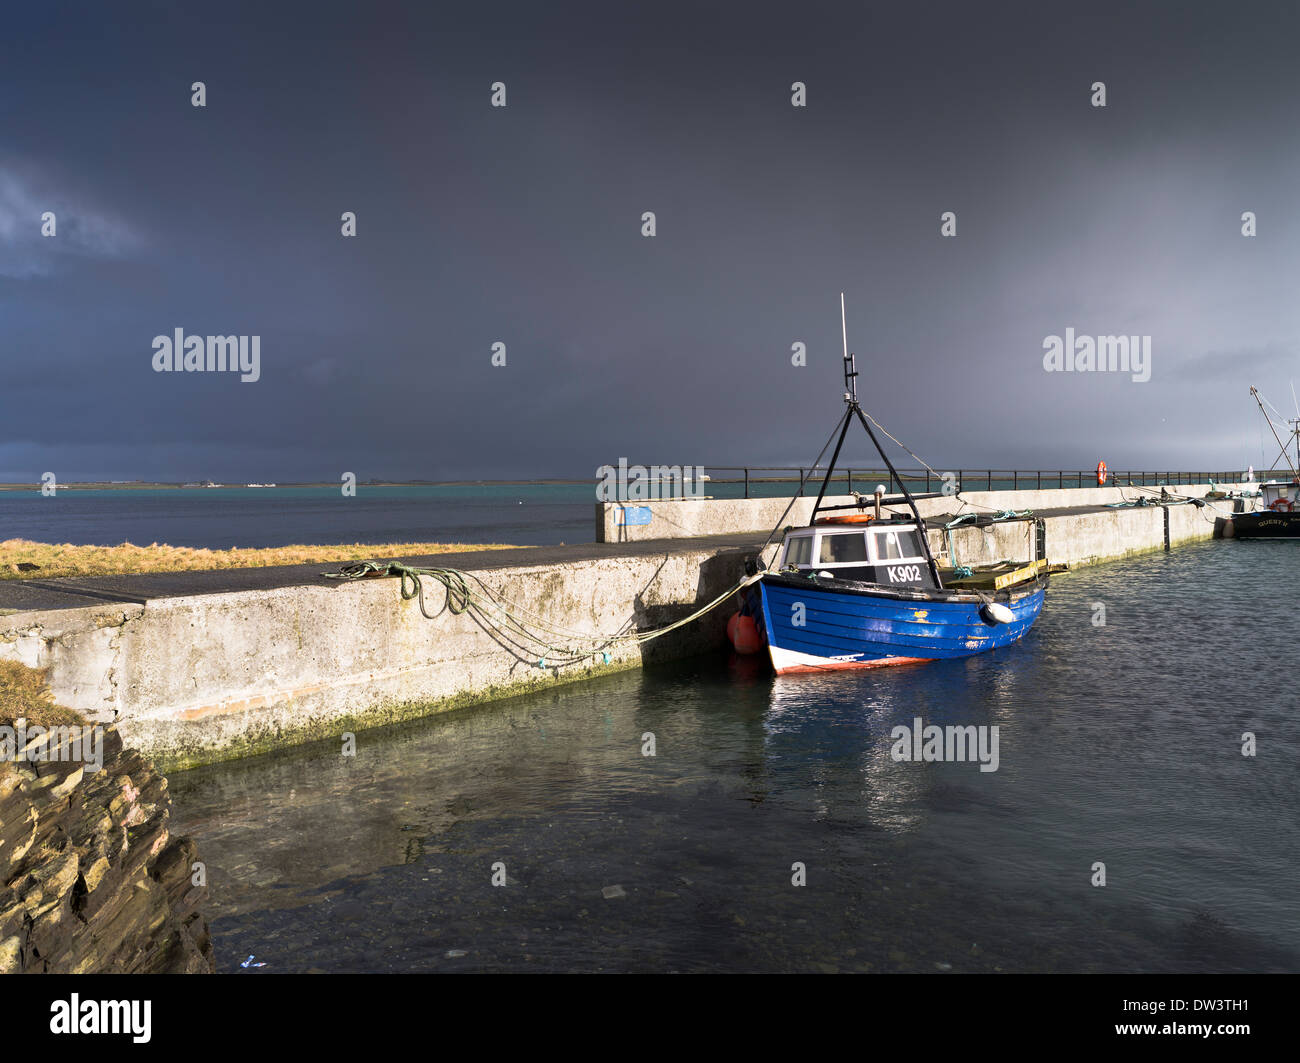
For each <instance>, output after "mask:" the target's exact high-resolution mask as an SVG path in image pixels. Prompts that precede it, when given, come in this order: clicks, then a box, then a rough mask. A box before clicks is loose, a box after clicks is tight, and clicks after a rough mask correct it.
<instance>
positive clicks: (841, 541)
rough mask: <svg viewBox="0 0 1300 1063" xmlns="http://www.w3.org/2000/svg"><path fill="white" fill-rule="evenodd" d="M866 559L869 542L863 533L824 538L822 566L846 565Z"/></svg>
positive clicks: (848, 533) (824, 536)
mask: <svg viewBox="0 0 1300 1063" xmlns="http://www.w3.org/2000/svg"><path fill="white" fill-rule="evenodd" d="M866 559H867V540H866V537H865V536H864V535H863V534H862V533H861V532H847V533H844V534H840V535H823V536H822V547H821V561H820V563H821V564H823V565H844V564H853V563H854V562H863V561H866Z"/></svg>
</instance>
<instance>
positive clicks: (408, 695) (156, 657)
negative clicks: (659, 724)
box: [0, 546, 752, 771]
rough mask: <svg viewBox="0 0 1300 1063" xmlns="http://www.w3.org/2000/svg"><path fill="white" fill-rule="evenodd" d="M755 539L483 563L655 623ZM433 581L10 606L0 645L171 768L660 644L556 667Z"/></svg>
mask: <svg viewBox="0 0 1300 1063" xmlns="http://www.w3.org/2000/svg"><path fill="white" fill-rule="evenodd" d="M751 552H752V547H750V548H749V550H738V549H736V548H734V547H730V546H729V547H723V548H716V547H710V548H707V549H702V550H693V549H690V548H687V549H683V550H681V551H680V552H677V553H670V554H665V553H661V552H654V553H647V554H645V555H639V556H637V557H634V558H627V557H603V558H596V559H588V560H584V561H581V562H578V563H575V564H572V565H558V566H557V565H542V566H537V567H523V568H519V567H516V568H510V569H506V570H499V571H482V572H480V573H479V574H480V575H482V576H483V577H484V578H485V579H487V580H488V581H490V583H491V584H492V585H494V587H495V588H496V589H497V590H498V591H500V592H502V593H504V595H505V596H506V597H507V598H510V599H511V600H514V601H516V602H518V603H519V604H520V605H522V606H524V607H525V608H528V609H531V610H532V611H533V612H534V613H535V614H537V615H544V616H547V617H553V618H554V619H555V620H556V622H557V623H558V624H560V625H561V626H564V627H566V628H568V629H570V630H583V631H592V632H598V631H606V632H607V631H612V630H617V629H619V628H621V627H623V626H624V625H626V624H628V623H632V624H634V626H635V627H636V628H637V629H645V628H648V627H656V626H659V625H660V624H662V623H664V622H667V621H670V620H676V619H680V618H681V617H682V616H684V615H686V614H688V613H689V612H691V611H692V609H693V608H695V607H696V606H697V605H698V604H703V602H705V601H708V600H710V599H711V598H713V597H716V596H717V595H718V594H720V593H721V592H722V591H724V590H726V588H727V587H728V586H730V585H731V584H732V583H734V582H735V579H736V578H737V577H738V576H739V573H740V569H741V564H742V560H743V556H744V555H745V554H746V553H751ZM430 591H431V593H430V594H429V598H430V601H429V605H430V611H431V612H436V613H437V616H436V618H435V619H434V620H432V621H430V620H428V619H426V618H424V617H423V616H422V615H421V613H420V611H419V607H418V605H417V603H416V602H415V601H403V600H402V599H401V598H400V596H399V594H398V584H397V581H396V580H392V579H381V580H365V581H360V582H358V583H354V584H343V585H330V586H320V585H317V586H302V587H284V588H276V589H273V590H257V591H232V592H227V593H210V594H204V595H201V596H194V597H188V598H170V599H154V600H151V601H150V602H148V603H147V604H144V605H138V604H131V605H125V606H123V605H116V604H96V605H92V606H87V607H84V608H73V609H67V608H64V609H58V610H47V611H41V612H27V613H22V614H14V615H10V616H8V617H5V618H3V619H0V655H2V656H6V657H11V658H16V659H18V660H21V661H23V662H24V663H26V664H29V665H31V666H34V667H50V668H51V672H52V674H51V682H52V686H53V688H54V690H55V693H56V696H58V697H59V698H60V700H61V701H63V702H64V703H67V704H71V705H72V706H73V707H75V708H78V709H80V710H81V711H83V712H86V713H87V714H88V715H91V716H92V717H93V718H95V719H97V720H100V721H103V722H117V723H119V725H120V727H121V728H122V730H123V733H124V734H126V735H129V736H130V737H131V739H132V741H133V744H136V745H138V746H139V747H141V748H142V749H145V750H146V751H147V752H148V754H149V755H150V756H151V757H152V758H153V759H154V760H155V761H156V762H157V763H158V764H159V765H160V766H162V767H163V768H164V770H170V771H175V770H182V769H184V768H188V767H194V766H197V765H199V764H203V763H211V762H214V761H218V760H227V759H233V758H237V757H246V756H255V755H258V754H260V753H266V752H271V751H273V750H276V749H279V748H282V747H284V746H286V745H290V744H293V745H297V744H304V743H307V742H312V741H318V740H321V739H323V738H337V737H338V736H339V735H341V734H342V733H344V732H346V731H349V730H351V731H359V730H369V729H371V728H374V727H381V726H388V725H391V724H394V723H400V722H404V721H407V720H411V719H415V718H418V717H422V716H428V715H433V714H436V713H440V712H445V711H450V710H453V709H457V708H460V707H463V706H467V705H472V704H477V703H481V702H486V701H495V700H500V699H503V698H509V697H516V696H519V695H521V694H526V693H530V692H533V691H536V690H539V689H545V688H548V687H551V686H555V685H558V684H563V683H571V682H577V681H581V680H584V679H589V678H593V677H595V676H598V675H602V674H606V673H609V672H616V671H620V670H624V669H630V668H636V667H639V666H640V665H641V664H642V663H643V659H644V658H646V656H647V651H646V650H644V648H643V647H641V646H639V645H637V644H635V643H632V644H621V645H619V646H617V647H614V648H612V649H611V652H610V653H609V655H608V657H607V658H606V659H603V660H602V656H603V655H598V654H589V655H587V656H588V658H589V659H586V660H580V661H578V662H576V663H574V664H571V665H566V666H565V667H563V668H562V669H561V668H556V667H545V666H542V664H541V662H539V661H536V660H532V661H529V660H526V659H524V658H521V657H520V656H519V655H518V654H511V653H508V652H507V651H506V650H505V649H504V648H503V647H502V645H501V643H500V642H498V641H497V640H494V639H492V638H491V637H490V636H489V635H488V634H487V633H486V632H485V631H484V630H483V629H482V628H481V627H477V626H475V625H474V624H473V623H472V622H471V620H470V618H469V617H468V616H466V615H464V614H461V615H452V614H449V613H446V612H444V611H440V609H439V607H440V605H441V588H432V587H431V588H430ZM725 622H726V614H725V613H724V612H722V611H721V610H718V611H715V612H714V613H713V614H710V615H709V616H708V617H705V618H702V619H701V620H699V621H697V622H695V623H693V624H691V625H689V626H688V627H686V628H684V629H682V630H681V631H679V632H675V633H674V634H673V635H671V636H669V637H667V638H665V639H663V640H660V641H657V642H655V643H653V644H651V649H650V651H649V656H650V657H652V658H653V659H668V658H669V657H676V656H688V655H690V654H691V653H694V652H703V651H705V650H707V649H710V648H712V647H713V646H715V645H716V644H718V643H719V642H720V641H721V639H722V628H723V626H724V625H725ZM394 662H397V663H396V664H394Z"/></svg>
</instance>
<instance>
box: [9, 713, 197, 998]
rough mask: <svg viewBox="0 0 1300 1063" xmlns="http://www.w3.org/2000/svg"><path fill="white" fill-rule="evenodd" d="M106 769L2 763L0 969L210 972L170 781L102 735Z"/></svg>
mask: <svg viewBox="0 0 1300 1063" xmlns="http://www.w3.org/2000/svg"><path fill="white" fill-rule="evenodd" d="M103 741H104V745H103V754H104V757H103V768H102V770H100V771H87V770H86V767H88V766H93V765H85V764H83V763H79V762H72V761H60V762H15V761H13V760H6V761H0V973H4V974H9V973H20V972H25V973H51V974H68V973H71V974H82V973H131V974H136V973H139V974H161V973H177V974H179V973H188V974H200V973H210V972H211V971H212V970H213V954H212V942H211V939H210V938H209V935H208V926H207V922H206V920H205V919H204V918H203V915H202V914H201V912H200V910H199V906H200V905H201V904H202V903H203V902H204V900H205V899H206V896H207V890H206V888H199V887H196V886H194V885H193V884H192V880H193V876H194V871H193V865H194V864H195V862H196V860H197V855H196V852H195V846H194V843H193V842H192V841H191V840H190V839H188V838H178V837H174V836H173V835H172V833H171V830H170V816H171V806H170V802H169V800H168V797H167V780H166V778H164V777H163V776H162V775H161V774H159V773H158V772H157V771H156V770H155V769H154V767H153V765H152V764H151V763H150V762H149V761H147V760H145V759H144V758H143V757H142V756H141V755H140V754H139V753H138V752H135V751H134V750H131V749H128V748H126V747H125V746H123V744H122V739H121V736H120V735H119V734H118V732H117V729H116V728H115V727H111V726H109V727H105V728H104V740H103Z"/></svg>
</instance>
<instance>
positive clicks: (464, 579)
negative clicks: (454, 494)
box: [321, 561, 762, 668]
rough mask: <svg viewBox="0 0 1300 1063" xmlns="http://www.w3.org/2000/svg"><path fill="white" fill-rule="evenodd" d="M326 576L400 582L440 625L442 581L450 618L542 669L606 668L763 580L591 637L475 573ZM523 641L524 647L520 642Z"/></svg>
mask: <svg viewBox="0 0 1300 1063" xmlns="http://www.w3.org/2000/svg"><path fill="white" fill-rule="evenodd" d="M321 575H322V576H324V577H326V578H327V579H337V580H358V579H367V578H372V577H383V576H396V577H398V579H399V580H400V583H399V585H398V586H399V590H400V593H401V596H402V600H403V601H408V602H409V601H411V600H412V599H416V600H417V602H418V605H419V609H420V613H421V614H422V615H423V616H424V617H425V619H427V620H433V619H435V618H436V617H437V615H438V614H437V613H430V612H429V610H428V608H427V607H426V605H425V602H424V579H425V578H430V579H433V580H436V581H437V582H438V583H441V584H442V586H443V587H444V588H445V590H446V593H447V600H446V606H445V607H446V609H447V610H448V611H449V612H451V613H452V614H453V615H459V614H461V613H470V614H471V615H472V616H473V617H474V618H475V619H476V620H479V621H482V622H483V623H484V625H485V626H488V627H491V628H492V629H493V630H495V631H497V633H498V634H502V635H503V636H508V637H509V641H510V642H511V644H512V645H514V646H516V647H517V648H520V649H525V648H529V647H530V646H531V647H540V648H541V650H542V652H541V653H539V654H538V656H537V664H538V667H540V668H547V667H552V666H558V665H562V664H573V663H576V662H577V661H580V660H584V659H586V658H588V657H594V656H596V655H597V654H600V655H601V656H603V658H604V661H605V663H606V664H608V663H609V662H610V653H609V650H610V648H611V647H617V646H619V645H623V644H632V645H643V644H645V643H647V642H650V641H651V640H652V639H657V638H659V637H661V636H663V635H666V634H668V633H669V632H670V631H675V630H676V629H677V628H680V627H683V626H685V625H686V624H689V623H691V622H692V621H693V620H698V619H699V618H700V617H702V616H704V615H705V614H706V613H708V612H710V611H711V610H713V609H716V608H717V607H718V606H719V605H721V604H722V603H723V602H725V601H726V600H727V599H728V598H730V597H731V596H732V595H734V594H737V593H739V592H740V591H742V590H744V589H745V588H746V587H748V586H749V585H750V584H751V583H756V582H757V581H758V580H759V579H760V578H761V575H762V574H761V573H757V572H756V573H755V574H754V575H752V576H745V577H744V578H743V579H741V580H740V581H739V582H738V583H736V584H735V585H734V586H732V587H729V588H727V590H725V591H723V593H721V594H719V595H718V596H717V597H716V598H714V599H713V600H712V601H710V602H708V603H707V604H706V605H704V606H702V607H701V608H699V609H697V610H695V612H693V613H691V614H690V615H689V616H685V617H682V618H681V619H680V620H676V621H674V622H673V623H671V624H666V625H664V626H663V627H660V628H655V629H653V630H650V631H622V632H618V633H615V634H613V635H602V634H589V633H587V632H583V631H573V630H570V629H568V628H564V627H559V626H557V625H555V624H552V623H549V622H548V621H547V620H546V619H545V618H543V617H541V616H539V615H538V614H536V613H534V612H532V611H531V610H529V609H527V608H525V607H524V606H522V605H519V604H518V603H515V602H510V601H507V600H505V599H502V598H499V597H498V596H497V595H494V594H493V593H492V591H491V590H490V589H489V588H488V586H487V585H486V584H485V583H484V582H483V581H482V580H481V579H479V578H478V576H476V575H474V574H473V573H472V572H462V571H461V570H460V569H455V568H422V567H419V566H416V565H404V564H402V563H401V562H399V561H353V562H350V563H348V564H346V565H344V566H343V567H342V568H340V569H339V571H338V572H322V573H321ZM520 639H522V640H523V643H520V642H519V641H518V640H520ZM566 643H567V645H566ZM530 656H531V654H530Z"/></svg>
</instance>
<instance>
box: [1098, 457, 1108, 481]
mask: <svg viewBox="0 0 1300 1063" xmlns="http://www.w3.org/2000/svg"><path fill="white" fill-rule="evenodd" d="M1097 486H1098V487H1105V486H1106V463H1105V462H1104V461H1099V462H1097Z"/></svg>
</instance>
